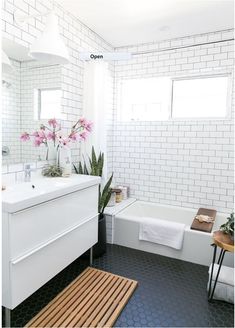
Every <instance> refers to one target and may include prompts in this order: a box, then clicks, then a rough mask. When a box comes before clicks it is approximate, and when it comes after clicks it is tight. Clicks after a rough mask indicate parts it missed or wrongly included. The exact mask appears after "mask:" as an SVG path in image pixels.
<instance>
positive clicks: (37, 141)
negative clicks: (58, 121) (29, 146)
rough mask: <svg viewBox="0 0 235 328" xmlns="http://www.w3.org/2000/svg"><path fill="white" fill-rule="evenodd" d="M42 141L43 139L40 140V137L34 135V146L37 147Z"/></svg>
mask: <svg viewBox="0 0 235 328" xmlns="http://www.w3.org/2000/svg"><path fill="white" fill-rule="evenodd" d="M42 143H43V140H42V139H41V138H39V137H36V138H35V139H34V146H35V147H39V146H40V145H41V144H42Z"/></svg>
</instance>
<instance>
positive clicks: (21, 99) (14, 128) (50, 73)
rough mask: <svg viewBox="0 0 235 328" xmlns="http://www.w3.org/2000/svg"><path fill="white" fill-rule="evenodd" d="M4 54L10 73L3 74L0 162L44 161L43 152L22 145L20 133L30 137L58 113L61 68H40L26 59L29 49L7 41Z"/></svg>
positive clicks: (44, 66) (59, 107) (59, 113)
mask: <svg viewBox="0 0 235 328" xmlns="http://www.w3.org/2000/svg"><path fill="white" fill-rule="evenodd" d="M2 48H3V51H4V52H5V53H6V54H7V56H8V57H9V59H10V61H11V63H12V66H13V71H12V72H10V73H9V72H4V71H3V72H2V154H3V157H2V161H3V164H13V163H20V162H26V161H36V160H40V159H41V160H45V158H46V148H45V147H34V146H33V145H32V142H30V141H28V142H26V143H25V142H22V141H21V140H20V135H21V134H22V133H23V132H28V133H32V132H33V131H35V130H38V129H39V126H40V124H41V123H46V122H47V121H48V119H50V118H57V119H63V114H62V113H61V93H62V90H61V66H59V65H46V64H45V65H43V64H42V63H39V62H38V61H35V60H32V58H30V57H29V56H28V49H27V48H26V47H24V46H22V45H19V44H16V43H15V42H13V41H11V40H7V39H3V40H2Z"/></svg>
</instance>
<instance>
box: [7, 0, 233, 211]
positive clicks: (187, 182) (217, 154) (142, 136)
mask: <svg viewBox="0 0 235 328" xmlns="http://www.w3.org/2000/svg"><path fill="white" fill-rule="evenodd" d="M16 7H17V8H19V9H20V10H22V12H23V13H24V14H35V13H39V12H40V13H42V12H46V11H47V10H48V9H51V8H52V1H48V0H34V1H31V0H15V1H12V0H6V1H4V3H3V16H2V18H3V23H2V36H3V37H6V38H9V39H12V40H15V41H16V42H18V43H20V44H22V45H24V46H29V45H30V44H31V43H32V42H33V41H34V39H35V37H37V36H38V35H39V33H40V32H41V31H42V30H43V27H44V24H45V17H41V18H40V17H39V18H35V19H32V20H30V21H29V23H28V24H26V25H25V27H23V28H22V29H21V28H19V27H17V26H16V25H15V24H14V21H13V12H14V10H15V9H16ZM55 11H56V14H57V15H58V17H59V26H60V32H61V34H62V35H63V38H64V41H65V43H66V45H67V46H68V48H69V53H70V57H71V63H70V64H69V65H66V66H64V67H62V69H61V70H62V77H61V82H62V90H63V99H62V107H63V113H65V115H66V119H65V120H64V128H65V129H69V127H70V126H71V124H72V123H73V122H74V121H76V119H77V117H78V116H79V115H81V114H82V101H83V85H82V84H83V70H84V64H83V62H82V61H80V60H79V59H78V53H79V51H84V50H86V51H89V50H94V51H113V48H112V47H111V46H110V45H109V44H108V43H107V42H105V41H104V40H103V39H102V38H101V37H99V36H98V35H97V34H95V33H94V32H93V31H91V30H90V29H89V28H87V27H86V26H85V25H83V24H82V23H81V22H80V21H79V20H77V19H76V18H75V17H73V16H72V15H71V14H69V13H68V12H66V11H65V10H63V9H62V8H61V7H60V6H58V5H55ZM230 38H233V30H227V31H221V32H215V33H208V34H203V35H197V36H190V37H188V38H180V39H174V40H167V41H164V42H159V43H151V44H145V45H137V46H136V45H135V46H130V47H122V48H118V49H116V50H117V51H128V52H129V51H130V52H138V51H146V50H147V51H148V50H155V49H158V50H165V49H166V48H174V47H178V46H187V45H193V44H198V43H202V42H214V41H219V40H224V39H230ZM233 63H234V58H233V41H226V42H222V43H212V44H207V45H198V46H196V47H191V48H190V47H189V48H184V49H178V50H177V49H169V50H167V51H161V52H156V53H149V54H140V55H138V56H134V57H133V59H132V60H130V61H122V62H116V63H115V65H113V64H112V63H110V70H111V71H112V72H113V68H114V66H115V83H114V84H113V90H114V104H113V99H112V94H111V95H110V115H109V117H110V119H109V122H108V129H107V134H108V154H107V160H108V170H109V172H112V171H113V172H114V174H115V183H117V184H125V185H130V188H131V195H132V196H134V197H136V198H139V199H141V200H146V201H151V202H160V203H163V204H171V205H178V206H185V207H193V208H197V207H199V206H205V207H213V208H215V209H217V210H218V211H222V212H226V213H228V212H230V211H231V210H232V208H233V123H232V119H228V120H200V121H195V120H171V121H162V122H138V123H136V122H130V123H124V122H118V121H117V100H118V99H117V86H118V83H119V81H120V80H121V79H123V78H141V77H153V76H171V77H179V76H190V75H192V74H207V73H208V74H213V73H218V72H223V73H224V72H231V71H232V70H233ZM112 82H113V81H111V82H110V83H111V84H112ZM232 92H233V98H232V109H233V108H234V88H233V91H232ZM32 110H33V109H32ZM72 155H73V160H74V161H78V160H79V157H80V147H79V145H78V146H76V147H74V148H73V150H72Z"/></svg>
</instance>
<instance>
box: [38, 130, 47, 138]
mask: <svg viewBox="0 0 235 328" xmlns="http://www.w3.org/2000/svg"><path fill="white" fill-rule="evenodd" d="M38 137H39V138H41V139H45V140H46V139H47V137H46V133H45V132H44V130H40V131H38Z"/></svg>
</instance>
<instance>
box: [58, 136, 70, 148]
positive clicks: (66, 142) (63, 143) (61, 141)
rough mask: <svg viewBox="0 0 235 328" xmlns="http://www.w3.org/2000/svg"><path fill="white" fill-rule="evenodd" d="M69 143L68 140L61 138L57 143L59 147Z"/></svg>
mask: <svg viewBox="0 0 235 328" xmlns="http://www.w3.org/2000/svg"><path fill="white" fill-rule="evenodd" d="M69 142H70V138H61V139H60V141H59V143H60V145H61V146H68V144H69Z"/></svg>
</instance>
